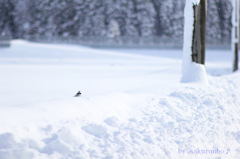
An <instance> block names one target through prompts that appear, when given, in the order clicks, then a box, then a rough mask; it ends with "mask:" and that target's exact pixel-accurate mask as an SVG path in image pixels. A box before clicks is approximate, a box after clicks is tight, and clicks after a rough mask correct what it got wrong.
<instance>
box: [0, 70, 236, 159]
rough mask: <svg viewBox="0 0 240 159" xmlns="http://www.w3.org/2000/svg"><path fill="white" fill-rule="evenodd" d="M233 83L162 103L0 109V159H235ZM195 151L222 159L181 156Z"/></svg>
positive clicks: (76, 102)
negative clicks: (209, 152) (206, 151)
mask: <svg viewBox="0 0 240 159" xmlns="http://www.w3.org/2000/svg"><path fill="white" fill-rule="evenodd" d="M239 79H240V75H239V74H237V73H236V74H233V75H230V76H225V77H221V78H210V79H209V82H210V85H211V86H209V87H193V86H190V85H189V86H187V87H184V88H179V89H176V90H175V91H173V92H172V93H170V94H169V95H167V96H158V95H157V94H156V95H153V94H147V95H146V94H145V95H136V94H125V95H119V94H116V95H104V96H102V97H101V98H99V97H92V98H88V99H86V98H73V99H68V100H62V101H50V102H46V103H44V104H41V103H40V104H37V105H36V104H33V105H32V106H31V105H29V106H22V107H21V108H19V110H17V109H16V108H15V109H13V110H15V112H14V111H3V110H1V112H0V116H1V117H2V118H3V119H4V121H3V120H1V122H0V127H1V130H0V158H20V159H21V158H22V159H23V158H24V159H26V158H27V159H32V158H70V159H71V158H72V159H77V158H194V159H195V158H205V157H206V156H207V157H209V158H217V157H221V158H222V157H224V158H237V156H239V155H240V131H239V126H240V123H239V121H240V117H239V113H240V109H239V105H240V91H239V90H240V86H239ZM108 99H114V100H108ZM131 99H132V100H131ZM134 101H135V102H134ZM119 103H120V104H119ZM116 105H118V106H117V107H115V106H116ZM121 107H122V108H121ZM6 109H7V108H6ZM16 110H17V111H16ZM24 112H25V114H26V115H24ZM19 113H20V114H23V116H22V117H21V118H19V115H17V114H19ZM27 114H29V115H27ZM6 116H8V118H6ZM14 116H15V117H14ZM16 116H18V117H16ZM17 118H18V121H17V123H16V122H15V124H14V122H10V121H16V120H17ZM6 119H8V120H9V121H6ZM198 149H200V150H217V149H218V150H221V151H224V153H221V154H218V153H213V154H201V153H198V154H196V153H195V154H191V153H187V152H190V151H194V152H195V151H196V152H197V150H198ZM228 149H229V150H230V153H229V154H226V153H227V151H228ZM180 150H184V151H185V153H183V152H181V151H180Z"/></svg>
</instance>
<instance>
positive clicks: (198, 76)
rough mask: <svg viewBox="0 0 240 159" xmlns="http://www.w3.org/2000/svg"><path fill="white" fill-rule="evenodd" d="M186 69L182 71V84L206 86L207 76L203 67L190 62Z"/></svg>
mask: <svg viewBox="0 0 240 159" xmlns="http://www.w3.org/2000/svg"><path fill="white" fill-rule="evenodd" d="M188 67H189V68H188V69H186V70H185V71H183V76H182V78H181V82H182V83H191V82H192V83H201V84H204V85H208V80H207V74H206V70H205V67H204V65H201V64H197V63H195V62H192V63H190V64H189V65H188Z"/></svg>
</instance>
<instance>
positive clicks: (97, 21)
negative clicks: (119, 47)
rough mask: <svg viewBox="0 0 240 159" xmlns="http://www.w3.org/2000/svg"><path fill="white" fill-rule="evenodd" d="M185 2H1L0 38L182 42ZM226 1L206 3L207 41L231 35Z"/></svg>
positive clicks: (227, 37)
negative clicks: (149, 39)
mask: <svg viewBox="0 0 240 159" xmlns="http://www.w3.org/2000/svg"><path fill="white" fill-rule="evenodd" d="M184 6H185V0H1V1H0V34H1V33H3V32H4V33H6V34H8V35H10V36H11V37H12V38H14V39H16V38H21V39H27V38H29V37H32V36H34V37H40V36H43V37H103V36H104V37H116V36H124V37H151V36H157V37H171V38H182V36H183V24H184ZM231 10H232V6H231V2H230V1H229V0H208V10H207V11H208V17H207V39H210V40H211V39H212V40H220V41H228V40H230V37H231Z"/></svg>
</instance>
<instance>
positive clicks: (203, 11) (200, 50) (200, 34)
mask: <svg viewBox="0 0 240 159" xmlns="http://www.w3.org/2000/svg"><path fill="white" fill-rule="evenodd" d="M193 13H194V14H193V18H194V24H193V27H194V28H193V38H192V61H194V62H196V63H199V64H203V65H204V64H205V48H206V47H205V44H206V18H207V0H200V2H199V4H193Z"/></svg>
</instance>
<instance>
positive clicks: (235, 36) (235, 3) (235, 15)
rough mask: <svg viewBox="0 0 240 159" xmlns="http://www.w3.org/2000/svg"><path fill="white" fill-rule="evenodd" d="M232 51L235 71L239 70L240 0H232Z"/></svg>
mask: <svg viewBox="0 0 240 159" xmlns="http://www.w3.org/2000/svg"><path fill="white" fill-rule="evenodd" d="M232 7H233V10H232V52H233V55H234V60H233V71H237V70H238V48H239V0H232Z"/></svg>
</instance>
